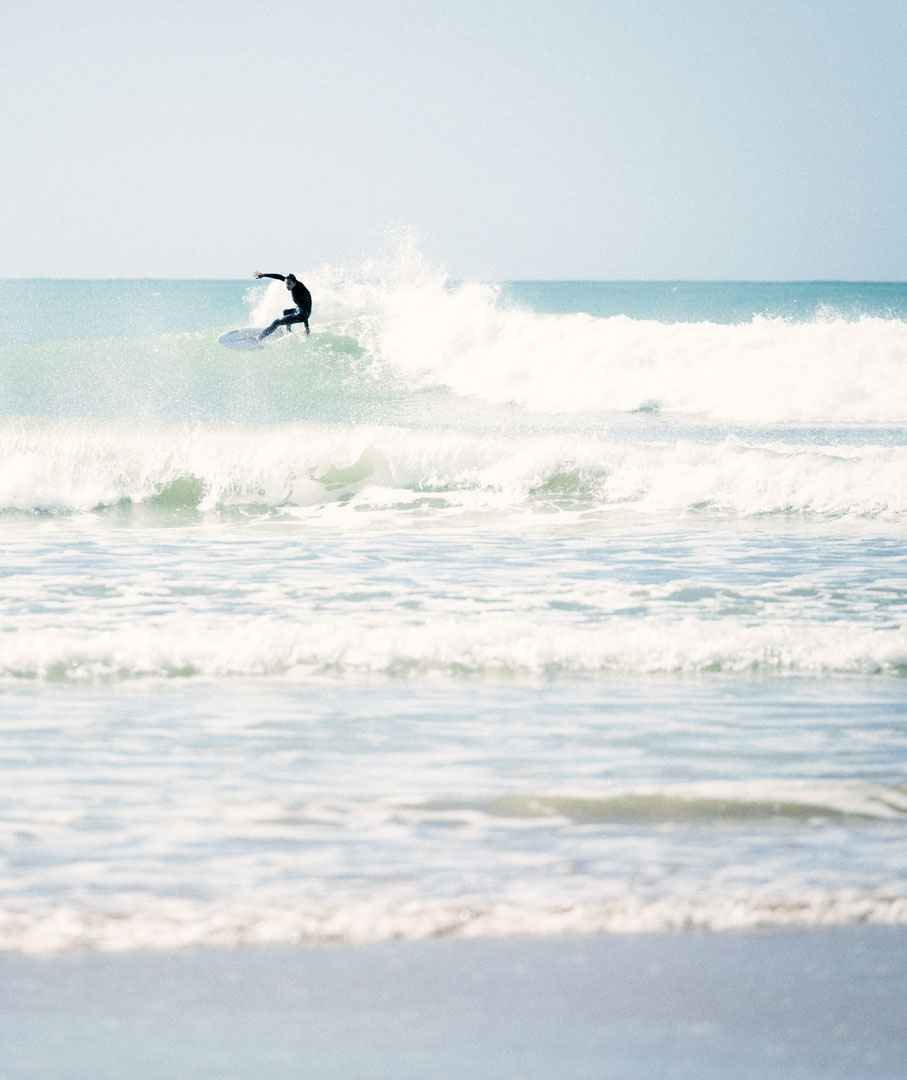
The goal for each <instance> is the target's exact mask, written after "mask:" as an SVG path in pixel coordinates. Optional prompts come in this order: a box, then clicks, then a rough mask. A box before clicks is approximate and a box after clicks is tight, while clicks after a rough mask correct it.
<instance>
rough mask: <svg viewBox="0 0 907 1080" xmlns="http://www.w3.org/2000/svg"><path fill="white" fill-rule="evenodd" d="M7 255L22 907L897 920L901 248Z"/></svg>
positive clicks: (15, 823)
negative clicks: (510, 277) (682, 267)
mask: <svg viewBox="0 0 907 1080" xmlns="http://www.w3.org/2000/svg"><path fill="white" fill-rule="evenodd" d="M264 269H278V270H282V271H286V270H290V269H293V270H295V271H296V272H297V273H299V274H300V276H301V277H302V278H303V280H305V282H306V284H308V285H309V287H310V288H311V290H312V293H313V296H314V311H313V318H312V328H313V333H312V336H311V337H310V338H308V339H307V338H306V337H305V336H304V335H303V334H299V333H294V334H292V335H290V336H289V337H287V338H285V339H283V340H280V341H274V342H273V343H271V344H269V345H268V347H267V348H265V349H263V350H260V351H252V352H235V351H230V350H227V349H225V348H223V347H222V346H220V345H219V344H218V342H217V338H218V335H219V334H220V333H222V332H223V331H225V330H229V329H233V328H237V327H242V326H245V325H249V324H254V325H258V326H263V325H265V324H266V323H267V322H268V321H269V320H270V319H271V318H273V317H274V316H275V315H279V314H280V311H281V309H282V308H284V307H286V306H288V299H287V294H286V291H285V290H284V288H283V286H282V285H280V284H279V283H274V282H272V283H267V284H264V283H260V284H259V283H254V282H253V283H250V282H232V281H24V280H15V281H4V282H0V543H2V547H0V552H2V554H0V615H2V618H0V949H7V950H15V951H36V952H52V951H55V950H60V949H68V948H83V949H131V948H158V949H172V948H177V947H180V946H184V945H220V944H231V945H238V944H248V943H264V942H279V943H311V942H316V943H327V942H360V941H378V940H384V939H388V938H394V937H402V938H419V937H428V936H437V935H447V936H477V935H498V934H503V935H507V934H556V933H567V932H587V931H588V932H625V931H639V930H645V931H654V932H668V931H671V932H675V931H679V930H681V931H682V930H713V931H721V930H726V929H731V928H738V927H753V926H798V927H813V926H816V927H817V926H827V925H849V924H856V923H861V924H863V923H869V924H903V925H907V546H905V544H907V284H873V283H835V282H830V283H826V282H815V283H794V284H788V283H707V282H701V283H700V282H696V283H690V282H676V283H672V282H663V283H658V282H655V283H633V282H630V283H611V282H531V283H503V284H488V283H475V282H458V281H451V280H449V279H447V278H446V277H445V275H444V274H443V273H442V272H440V271H438V270H436V269H435V268H433V267H431V266H429V265H427V264H426V262H425V261H424V260H422V259H421V258H420V257H419V255H418V253H415V252H414V251H412V250H403V251H402V252H401V253H400V254H399V255H398V256H396V257H392V258H387V259H377V260H375V261H373V262H371V263H369V264H365V265H363V266H359V267H352V268H349V267H347V268H339V267H334V268H322V269H321V270H318V271H315V272H306V270H305V267H303V266H297V267H276V268H275V267H264Z"/></svg>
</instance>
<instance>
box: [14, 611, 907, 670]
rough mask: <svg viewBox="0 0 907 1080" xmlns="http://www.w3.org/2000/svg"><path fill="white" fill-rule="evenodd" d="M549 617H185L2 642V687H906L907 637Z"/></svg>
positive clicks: (808, 627) (906, 631)
mask: <svg viewBox="0 0 907 1080" xmlns="http://www.w3.org/2000/svg"><path fill="white" fill-rule="evenodd" d="M552 625H553V624H552V622H551V620H550V618H545V617H544V616H543V615H540V616H536V617H534V618H533V617H528V616H523V617H520V616H516V615H514V616H509V617H504V616H499V617H496V618H494V619H483V620H469V619H462V618H461V619H449V618H448V619H445V618H435V619H433V620H432V622H431V623H430V625H423V624H417V625H413V624H412V623H411V622H408V621H406V619H405V618H400V617H397V618H391V617H389V616H388V617H385V618H383V619H382V620H380V621H379V622H377V623H375V624H370V623H363V622H362V621H361V620H359V619H356V620H353V619H350V620H344V621H342V622H338V620H336V619H334V618H332V617H329V618H326V619H325V618H314V619H307V620H306V621H302V622H299V623H294V622H287V621H285V620H278V619H274V620H269V619H267V618H263V617H262V618H254V619H245V620H239V619H237V618H229V619H225V620H223V621H217V620H212V619H210V618H205V617H201V616H192V615H188V614H187V615H185V616H179V617H171V618H165V619H149V620H148V621H147V623H145V624H144V625H141V626H135V627H122V628H120V629H116V630H113V629H112V630H79V629H72V630H64V629H59V630H56V629H49V628H42V629H40V630H28V629H24V628H23V629H20V630H19V631H18V632H17V633H15V634H8V635H0V679H2V680H5V681H13V682H19V681H22V680H27V681H34V680H38V681H50V682H82V683H105V682H120V681H126V680H134V679H173V678H190V677H207V678H224V677H241V678H257V677H269V676H271V677H273V676H281V677H284V678H287V679H291V680H299V681H310V680H313V679H332V678H340V679H342V678H344V677H345V676H349V675H355V676H358V677H382V678H412V677H423V678H424V677H430V678H431V677H435V678H447V679H450V678H453V679H460V678H480V679H530V680H539V679H557V678H575V677H584V676H600V675H624V674H630V675H640V674H643V675H659V674H665V675H667V674H677V675H699V674H719V673H724V674H733V675H757V676H758V675H830V674H840V675H863V676H865V675H887V676H904V675H907V627H905V626H902V625H897V626H893V627H892V626H889V627H868V626H865V625H862V626H861V625H859V624H853V623H849V622H840V623H837V624H836V623H834V622H831V623H818V622H814V623H809V622H797V623H790V624H787V623H780V624H777V623H775V624H770V625H764V626H758V625H749V624H748V623H747V622H746V621H744V620H743V619H734V618H723V619H721V620H714V619H708V618H689V617H688V618H680V617H649V618H647V619H645V620H640V619H638V618H631V617H620V616H615V617H613V618H610V619H608V620H607V622H604V623H601V624H593V625H589V626H583V625H571V624H570V623H564V624H559V625H558V626H557V630H556V632H553V630H552Z"/></svg>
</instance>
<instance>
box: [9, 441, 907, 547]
mask: <svg viewBox="0 0 907 1080" xmlns="http://www.w3.org/2000/svg"><path fill="white" fill-rule="evenodd" d="M0 460H2V461H3V463H4V468H3V470H2V472H0V509H3V510H20V511H33V510H51V511H53V510H57V511H60V510H62V511H73V510H77V511H78V510H81V511H86V510H93V509H96V508H99V507H105V506H112V505H116V504H117V503H120V502H123V501H129V502H132V503H136V504H138V503H143V502H152V501H154V502H157V503H160V504H162V505H165V506H167V505H186V504H188V505H193V506H197V507H198V508H199V509H200V510H202V511H206V510H215V509H219V508H220V509H222V508H227V507H234V506H256V507H271V508H274V507H284V508H286V507H319V506H323V505H325V504H330V503H336V502H337V501H338V500H339V499H344V500H348V499H350V498H351V497H353V499H354V502H353V503H352V504H348V503H346V502H345V503H344V505H345V506H347V507H348V508H350V507H351V508H354V509H355V510H357V511H360V513H357V514H349V513H347V514H346V515H345V517H346V520H347V522H348V523H349V524H350V526H354V525H355V523H356V521H357V520H360V522H361V521H362V520H364V519H363V518H362V514H361V511H363V510H368V509H370V508H373V509H377V508H381V507H382V506H387V505H394V506H396V507H397V508H399V509H404V508H405V504H406V502H407V500H409V501H410V502H412V495H413V494H414V493H415V494H416V495H420V496H421V495H426V494H434V495H437V496H439V497H441V498H442V499H443V501H444V502H445V504H446V505H447V506H448V507H453V508H456V507H460V508H463V509H468V510H476V509H481V508H483V507H485V508H495V509H498V510H501V509H509V510H511V511H513V510H515V511H518V512H522V511H525V510H526V509H527V508H533V507H534V508H536V509H538V508H554V507H561V508H566V506H567V505H570V506H572V507H573V508H574V509H576V508H580V507H585V508H586V509H591V508H598V509H607V508H620V509H632V510H634V511H639V512H642V513H656V514H659V513H664V512H671V513H678V512H680V513H683V512H688V511H697V512H702V511H712V512H721V513H726V514H734V515H741V516H752V515H762V514H800V515H820V516H823V517H833V518H842V517H843V518H846V517H852V518H871V519H876V520H880V521H887V522H892V523H903V522H905V521H907V488H905V486H904V483H903V477H904V476H905V475H907V447H886V446H856V447H837V446H813V445H799V446H798V445H790V444H777V445H764V444H749V443H746V442H742V441H740V440H736V439H727V440H723V441H721V442H716V443H712V442H708V443H706V442H694V441H691V440H679V441H676V442H671V443H641V442H640V443H629V442H623V441H617V440H614V439H611V438H609V437H608V436H607V435H600V436H579V435H570V434H562V435H513V436H509V437H505V436H501V435H481V434H472V433H468V432H458V431H453V430H447V431H440V432H436V431H422V430H413V429H408V428H401V427H371V426H368V425H361V426H357V425H334V426H330V425H316V424H296V425H281V426H272V427H268V428H263V429H262V428H252V427H238V426H237V427H226V426H224V427H216V426H200V425H194V426H173V427H166V426H145V427H143V426H139V425H135V424H133V425H129V426H127V425H125V424H104V423H101V422H77V421H73V422H69V423H54V422H50V421H6V422H0Z"/></svg>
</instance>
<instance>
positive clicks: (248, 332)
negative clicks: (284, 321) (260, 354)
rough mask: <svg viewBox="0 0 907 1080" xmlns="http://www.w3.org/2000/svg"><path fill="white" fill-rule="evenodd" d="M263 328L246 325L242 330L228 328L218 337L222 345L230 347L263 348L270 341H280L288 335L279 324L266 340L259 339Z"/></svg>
mask: <svg viewBox="0 0 907 1080" xmlns="http://www.w3.org/2000/svg"><path fill="white" fill-rule="evenodd" d="M260 333H261V329H260V328H259V327H256V326H246V327H244V328H243V329H242V330H228V331H227V333H226V334H221V336H220V337H219V338H218V339H217V340H218V341H219V342H220V343H221V345H226V346H227V348H228V349H263V348H264V347H265V345H267V344H268V342H269V341H279V340H280V338H282V337H286V333H287V332H286V329H285V328H284V327H283V326H278V327H277V329H276V330H275V331H274V333H273V334H268V336H267V337H266V338H265V339H264V341H259V339H258V335H259V334H260Z"/></svg>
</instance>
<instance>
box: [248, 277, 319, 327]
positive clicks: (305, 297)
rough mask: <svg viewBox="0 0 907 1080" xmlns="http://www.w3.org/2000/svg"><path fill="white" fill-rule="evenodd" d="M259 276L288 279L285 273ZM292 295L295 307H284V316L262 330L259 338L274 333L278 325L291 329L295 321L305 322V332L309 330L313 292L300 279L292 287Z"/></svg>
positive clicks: (279, 279) (278, 279) (281, 279)
mask: <svg viewBox="0 0 907 1080" xmlns="http://www.w3.org/2000/svg"><path fill="white" fill-rule="evenodd" d="M258 276H259V277H263V278H264V277H267V278H274V280H275V281H286V280H287V279H286V276H285V275H284V274H259V275H258ZM290 296H292V297H293V303H294V304H295V305H296V307H294V308H284V312H283V318H282V319H275V320H274V322H272V323H271V325H270V326H269V327H268V328H267V330H262V332H261V333H260V334H259V335H258V336H259V338H266V337H267V336H268V334H273V333H274V331H275V330H276V329H277V327H278V326H285V327H286V328H287V330H288V331H289V329H290V327H291V326H293V325H294V324H295V323H305V332H306V333H308V332H309V316H310V315H311V314H312V294H311V293H310V292H309V290H308V289H307V288H306V287H305V285H303V283H302V282H301V281H299V280H297V281H296V284H295V285H294V286H293V288H292V289H290Z"/></svg>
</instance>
